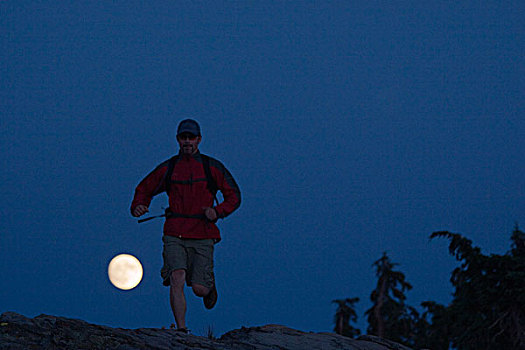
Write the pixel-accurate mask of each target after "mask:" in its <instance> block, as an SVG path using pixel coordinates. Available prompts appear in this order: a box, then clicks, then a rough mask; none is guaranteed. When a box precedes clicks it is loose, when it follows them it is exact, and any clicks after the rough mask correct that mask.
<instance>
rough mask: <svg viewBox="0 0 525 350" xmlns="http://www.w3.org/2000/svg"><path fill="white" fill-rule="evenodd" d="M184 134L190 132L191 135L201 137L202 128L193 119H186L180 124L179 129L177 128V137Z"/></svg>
mask: <svg viewBox="0 0 525 350" xmlns="http://www.w3.org/2000/svg"><path fill="white" fill-rule="evenodd" d="M184 132H189V133H190V134H193V135H196V136H201V128H200V126H199V123H197V122H196V121H195V120H193V119H184V120H183V121H181V122H180V123H179V127H178V128H177V135H180V134H182V133H184Z"/></svg>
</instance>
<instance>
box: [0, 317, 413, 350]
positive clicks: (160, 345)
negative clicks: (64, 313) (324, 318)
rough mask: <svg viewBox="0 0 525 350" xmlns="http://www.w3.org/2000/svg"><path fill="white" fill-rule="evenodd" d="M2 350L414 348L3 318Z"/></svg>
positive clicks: (288, 331)
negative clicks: (212, 337) (195, 333)
mask: <svg viewBox="0 0 525 350" xmlns="http://www.w3.org/2000/svg"><path fill="white" fill-rule="evenodd" d="M0 349H14V350H16V349H118V350H134V349H159V350H160V349H185V350H199V349H208V350H209V349H217V350H234V349H235V350H277V349H279V350H296V349H322V350H335V349H348V350H410V349H409V348H407V347H405V346H403V345H400V344H397V343H394V342H390V341H388V340H384V339H381V338H378V337H374V336H361V337H360V338H358V339H351V338H347V337H343V336H340V335H338V334H334V333H312V332H310V333H307V332H302V331H298V330H295V329H292V328H288V327H285V326H281V325H265V326H260V327H250V328H245V327H243V328H241V329H237V330H233V331H230V332H228V333H226V334H224V335H223V336H221V337H220V338H219V339H209V338H207V337H201V336H196V335H192V334H184V333H181V332H177V331H175V330H172V329H157V328H140V329H122V328H111V327H107V326H101V325H95V324H90V323H88V322H85V321H82V320H76V319H70V318H65V317H57V316H49V315H40V316H37V317H35V318H28V317H25V316H23V315H20V314H17V313H14V312H5V313H3V314H2V315H0Z"/></svg>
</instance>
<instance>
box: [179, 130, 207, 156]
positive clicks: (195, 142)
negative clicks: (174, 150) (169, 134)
mask: <svg viewBox="0 0 525 350" xmlns="http://www.w3.org/2000/svg"><path fill="white" fill-rule="evenodd" d="M177 142H178V143H179V147H180V150H181V151H182V154H185V155H192V154H194V153H195V152H197V150H198V149H199V143H200V142H201V137H200V136H196V135H193V134H190V133H189V132H184V133H182V134H180V135H177Z"/></svg>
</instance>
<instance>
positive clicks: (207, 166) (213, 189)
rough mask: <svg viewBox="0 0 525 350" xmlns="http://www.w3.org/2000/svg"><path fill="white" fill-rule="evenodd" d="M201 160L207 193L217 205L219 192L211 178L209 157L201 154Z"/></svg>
mask: <svg viewBox="0 0 525 350" xmlns="http://www.w3.org/2000/svg"><path fill="white" fill-rule="evenodd" d="M201 158H202V165H203V166H204V173H205V174H206V181H207V182H208V185H207V188H208V191H210V193H211V195H212V196H213V199H214V200H215V202H216V203H217V205H218V204H219V200H218V199H217V191H218V190H219V187H217V183H216V182H215V180H214V179H213V177H212V176H211V168H210V157H208V156H207V155H204V154H201Z"/></svg>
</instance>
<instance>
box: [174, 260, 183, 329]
mask: <svg viewBox="0 0 525 350" xmlns="http://www.w3.org/2000/svg"><path fill="white" fill-rule="evenodd" d="M184 283H186V270H175V271H173V272H172V273H171V276H170V304H171V311H173V316H174V317H175V322H176V323H177V328H186V298H185V297H184Z"/></svg>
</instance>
